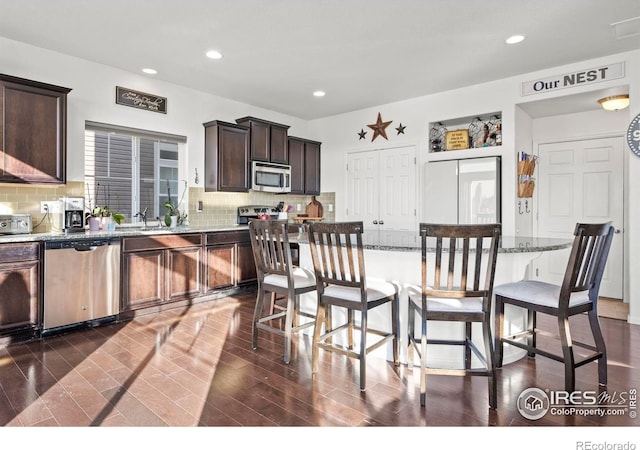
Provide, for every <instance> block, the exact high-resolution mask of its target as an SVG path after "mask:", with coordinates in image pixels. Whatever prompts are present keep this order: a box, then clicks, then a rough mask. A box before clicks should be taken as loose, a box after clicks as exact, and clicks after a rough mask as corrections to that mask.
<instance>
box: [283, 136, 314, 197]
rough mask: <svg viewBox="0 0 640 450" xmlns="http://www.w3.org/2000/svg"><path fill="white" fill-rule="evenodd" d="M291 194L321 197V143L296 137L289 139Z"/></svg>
mask: <svg viewBox="0 0 640 450" xmlns="http://www.w3.org/2000/svg"><path fill="white" fill-rule="evenodd" d="M288 141H289V164H290V165H291V193H292V194H307V195H320V146H321V143H320V142H316V141H311V140H309V139H303V138H299V137H295V136H290V137H289V139H288Z"/></svg>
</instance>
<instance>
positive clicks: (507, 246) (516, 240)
mask: <svg viewBox="0 0 640 450" xmlns="http://www.w3.org/2000/svg"><path fill="white" fill-rule="evenodd" d="M290 241H291V242H295V243H299V244H308V243H309V240H308V236H307V234H306V233H299V234H291V235H290ZM362 241H363V245H364V248H365V249H366V250H386V251H396V252H419V251H420V250H421V241H420V235H419V234H418V232H417V231H416V232H412V231H381V232H375V231H374V232H371V231H365V232H364V233H363V234H362ZM572 243H573V240H572V239H559V238H546V237H531V236H529V237H525V236H502V237H501V238H500V243H499V245H498V252H499V253H533V252H546V251H550V250H562V249H565V248H569V247H571V244H572ZM427 250H428V251H434V250H435V240H434V244H433V245H430V244H428V245H427Z"/></svg>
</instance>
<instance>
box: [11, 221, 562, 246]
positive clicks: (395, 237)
mask: <svg viewBox="0 0 640 450" xmlns="http://www.w3.org/2000/svg"><path fill="white" fill-rule="evenodd" d="M248 229H249V227H248V226H247V225H217V226H202V227H180V226H179V227H176V228H168V227H162V228H147V229H143V228H139V227H126V226H125V227H117V228H116V230H115V231H103V230H100V231H84V232H76V233H67V234H65V233H61V232H57V233H56V232H51V233H32V234H7V235H0V244H3V243H17V242H38V241H42V242H45V241H64V240H78V239H103V238H121V237H134V236H157V235H163V234H186V233H211V232H220V231H237V230H248ZM290 241H291V242H292V243H301V244H305V243H308V240H307V235H306V234H302V235H300V234H291V235H290ZM363 241H364V246H365V248H366V249H368V250H386V251H400V252H418V251H420V236H419V234H418V232H417V231H416V232H415V233H414V232H411V231H382V232H372V231H365V232H364V234H363ZM572 243H573V241H572V239H557V238H537V237H517V236H502V239H501V242H500V246H499V248H498V252H499V253H529V252H544V251H550V250H561V249H565V248H569V247H571V244H572Z"/></svg>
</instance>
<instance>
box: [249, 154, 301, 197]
mask: <svg viewBox="0 0 640 450" xmlns="http://www.w3.org/2000/svg"><path fill="white" fill-rule="evenodd" d="M252 166H253V171H252V172H253V176H252V187H251V188H252V189H253V190H255V191H262V192H280V193H282V192H291V167H290V166H285V165H279V164H277V165H275V164H265V163H260V162H256V161H254V162H253V163H252Z"/></svg>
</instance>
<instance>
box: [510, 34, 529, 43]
mask: <svg viewBox="0 0 640 450" xmlns="http://www.w3.org/2000/svg"><path fill="white" fill-rule="evenodd" d="M524 38H525V36H524V34H514V35H513V36H509V37H508V38H507V40H506V41H505V42H506V43H507V44H517V43H518V42H522V41H524Z"/></svg>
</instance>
